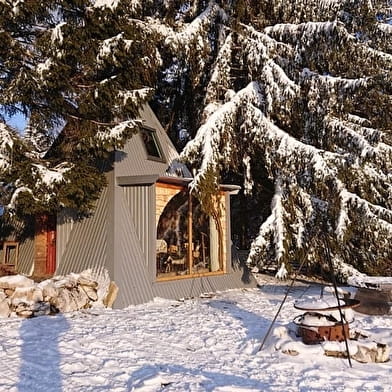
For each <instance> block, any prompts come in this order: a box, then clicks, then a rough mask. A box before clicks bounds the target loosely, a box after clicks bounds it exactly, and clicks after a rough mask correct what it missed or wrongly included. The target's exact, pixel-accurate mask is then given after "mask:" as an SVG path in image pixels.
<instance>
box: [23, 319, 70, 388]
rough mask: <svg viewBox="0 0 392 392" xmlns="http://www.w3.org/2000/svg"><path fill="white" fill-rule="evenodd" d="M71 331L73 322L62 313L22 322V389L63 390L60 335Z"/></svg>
mask: <svg viewBox="0 0 392 392" xmlns="http://www.w3.org/2000/svg"><path fill="white" fill-rule="evenodd" d="M67 330H69V323H68V321H67V319H66V318H65V317H64V316H63V315H61V314H58V315H57V316H53V317H51V316H42V317H37V318H31V319H26V320H23V321H22V323H21V326H20V329H19V334H20V339H21V341H22V344H21V353H20V359H21V366H20V369H19V381H18V384H17V388H18V392H36V391H37V392H60V391H62V375H61V370H60V364H61V354H60V351H59V338H60V336H61V335H62V334H63V333H64V332H66V331H67Z"/></svg>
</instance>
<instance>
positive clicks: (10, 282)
mask: <svg viewBox="0 0 392 392" xmlns="http://www.w3.org/2000/svg"><path fill="white" fill-rule="evenodd" d="M31 286H34V280H32V279H29V278H27V277H26V276H23V275H11V276H2V277H0V289H15V288H17V287H31Z"/></svg>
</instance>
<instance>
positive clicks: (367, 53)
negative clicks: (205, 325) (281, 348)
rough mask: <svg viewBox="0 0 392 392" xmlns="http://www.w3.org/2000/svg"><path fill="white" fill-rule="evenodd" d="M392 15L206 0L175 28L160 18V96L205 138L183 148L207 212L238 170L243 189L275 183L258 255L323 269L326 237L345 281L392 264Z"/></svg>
mask: <svg viewBox="0 0 392 392" xmlns="http://www.w3.org/2000/svg"><path fill="white" fill-rule="evenodd" d="M390 16H391V6H390V3H388V1H378V0H375V1H372V0H346V1H338V0H325V1H321V2H320V1H315V0H307V1H304V0H298V1H292V2H287V1H283V0H277V1H273V2H270V1H257V2H252V1H246V0H239V1H229V2H222V1H209V2H203V1H198V2H184V4H183V5H182V7H181V8H178V13H177V14H176V21H175V24H174V26H172V27H171V28H170V29H166V30H165V29H163V28H162V26H159V22H158V21H156V22H155V23H156V31H159V32H160V33H161V34H166V41H165V43H166V47H167V48H168V49H167V50H168V52H169V53H170V54H171V58H170V59H171V60H168V57H166V58H165V60H164V61H166V63H165V64H166V65H167V67H166V69H165V70H164V71H162V75H164V76H165V78H162V81H161V85H160V90H159V93H160V95H158V101H159V103H160V104H161V105H163V104H165V103H166V104H167V105H168V107H169V113H170V116H168V115H167V116H166V119H168V118H169V117H170V118H172V119H174V121H173V122H174V126H177V129H178V130H180V129H181V130H184V128H185V129H187V130H188V132H189V133H190V134H193V135H195V134H196V135H195V137H194V139H193V140H192V141H190V142H189V143H188V144H187V146H186V147H185V149H184V150H183V153H182V156H183V158H184V159H185V160H186V161H187V162H188V163H189V164H190V165H191V166H192V167H194V168H196V169H197V175H196V177H195V179H194V181H193V189H194V191H195V192H196V193H197V194H198V196H199V197H200V199H201V201H202V202H203V203H204V205H205V207H206V208H207V209H208V206H209V204H208V201H209V200H211V198H210V195H211V193H213V192H215V191H216V189H217V184H218V182H219V181H222V180H224V179H225V177H226V176H227V174H228V173H236V174H238V173H243V174H242V177H243V184H244V188H245V192H246V193H252V192H255V191H256V192H263V189H262V187H260V186H259V185H260V184H259V183H258V181H263V177H265V174H264V173H266V175H267V177H268V180H269V181H271V182H272V183H273V187H274V191H273V196H272V198H271V205H270V212H269V216H265V217H264V222H263V223H262V225H261V227H260V229H259V233H258V236H257V238H256V239H255V240H254V242H253V244H252V246H251V251H250V255H249V261H250V262H251V263H254V264H257V265H259V266H261V267H263V266H266V265H269V264H271V263H274V264H275V265H277V267H278V268H279V273H278V274H279V275H280V276H284V275H285V274H286V272H287V269H288V267H289V265H290V263H292V262H299V261H300V260H302V258H303V257H304V256H305V257H306V259H307V261H308V263H309V265H315V266H318V267H321V268H325V267H326V263H325V254H324V248H325V243H324V241H321V240H322V238H323V237H324V236H325V237H326V241H328V243H329V246H330V247H331V251H332V255H333V260H334V263H335V265H336V268H337V269H338V270H339V272H340V273H341V274H342V276H347V275H349V274H351V273H353V270H352V268H351V267H350V266H354V267H355V268H357V269H359V270H361V271H363V272H367V273H375V272H377V271H378V269H379V271H378V272H380V271H382V272H383V273H385V272H388V271H386V270H385V266H386V265H388V263H390V262H391V261H392V244H391V238H392V138H391V126H392V122H391V113H392V110H391V109H392V99H391V92H392V87H391V80H392V74H391V71H392V55H391V42H392V40H391V37H392V26H391V24H388V20H389V21H390V19H388V18H390ZM172 91H174V92H176V95H175V96H174V95H171V93H172ZM201 97H203V100H201ZM180 101H182V102H189V103H191V104H190V105H187V104H185V105H178V102H180ZM173 111H174V113H173ZM163 117H164V116H163ZM164 118H165V117H164ZM195 130H197V132H195ZM254 197H257V194H256V195H255V194H254ZM210 207H211V206H210ZM255 214H256V212H255ZM389 272H391V270H390V268H389Z"/></svg>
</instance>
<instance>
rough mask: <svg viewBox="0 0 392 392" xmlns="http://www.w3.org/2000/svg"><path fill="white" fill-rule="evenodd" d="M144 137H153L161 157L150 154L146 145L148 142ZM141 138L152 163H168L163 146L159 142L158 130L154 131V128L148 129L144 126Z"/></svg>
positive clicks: (141, 130) (141, 129)
mask: <svg viewBox="0 0 392 392" xmlns="http://www.w3.org/2000/svg"><path fill="white" fill-rule="evenodd" d="M144 135H147V136H149V137H151V140H152V142H153V143H154V147H155V149H156V150H157V153H158V155H159V156H156V155H151V154H150V153H149V151H148V147H147V145H146V141H145V139H144V137H143V136H144ZM140 137H141V140H142V144H143V147H144V151H145V152H146V155H147V159H148V160H150V161H156V162H163V163H166V157H165V154H164V152H163V149H162V145H161V143H160V141H159V138H158V133H157V130H156V129H154V128H150V127H147V126H145V125H143V126H142V127H141V128H140Z"/></svg>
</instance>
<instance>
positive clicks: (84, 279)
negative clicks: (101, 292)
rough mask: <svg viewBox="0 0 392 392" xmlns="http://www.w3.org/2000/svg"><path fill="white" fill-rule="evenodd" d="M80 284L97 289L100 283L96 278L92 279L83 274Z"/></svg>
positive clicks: (80, 277) (79, 279)
mask: <svg viewBox="0 0 392 392" xmlns="http://www.w3.org/2000/svg"><path fill="white" fill-rule="evenodd" d="M78 284H79V285H80V286H85V287H92V288H94V289H96V288H97V287H98V283H97V282H96V281H95V280H93V279H90V278H88V277H86V276H83V275H81V276H79V278H78Z"/></svg>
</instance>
